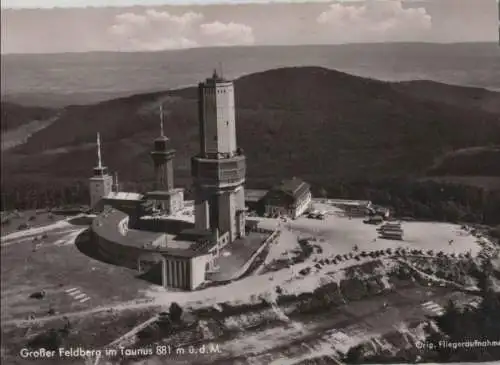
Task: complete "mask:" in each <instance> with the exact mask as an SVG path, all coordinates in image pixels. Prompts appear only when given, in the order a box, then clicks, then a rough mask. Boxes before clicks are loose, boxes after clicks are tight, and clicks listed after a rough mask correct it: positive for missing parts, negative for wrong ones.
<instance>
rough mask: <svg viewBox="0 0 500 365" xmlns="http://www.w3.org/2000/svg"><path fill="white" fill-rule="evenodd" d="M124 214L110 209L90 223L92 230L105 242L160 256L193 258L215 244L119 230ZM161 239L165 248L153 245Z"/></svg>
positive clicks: (161, 234)
mask: <svg viewBox="0 0 500 365" xmlns="http://www.w3.org/2000/svg"><path fill="white" fill-rule="evenodd" d="M127 217H128V215H127V214H126V213H125V212H122V211H120V210H117V209H114V208H111V209H107V210H105V211H104V212H103V213H101V214H99V215H98V216H97V217H96V218H95V219H94V221H93V222H92V230H93V231H94V233H95V234H97V235H98V236H100V237H102V238H104V239H105V240H108V241H111V242H115V243H117V244H121V245H123V246H128V247H135V248H140V249H142V250H144V253H148V252H156V253H159V254H162V255H170V256H177V257H186V258H187V257H195V256H202V255H205V254H207V252H208V251H209V250H210V248H211V247H212V246H213V245H214V244H215V243H214V242H212V241H211V240H210V241H208V242H206V240H205V242H197V241H194V240H183V239H182V238H181V237H179V238H180V239H178V238H177V237H176V236H173V235H170V234H166V233H162V232H152V231H146V230H138V229H128V230H127V231H126V232H122V231H121V230H120V224H121V222H123V220H125V219H127ZM161 239H165V240H166V246H155V245H153V243H156V242H158V241H159V240H161Z"/></svg>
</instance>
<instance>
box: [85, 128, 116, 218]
mask: <svg viewBox="0 0 500 365" xmlns="http://www.w3.org/2000/svg"><path fill="white" fill-rule="evenodd" d="M89 185H90V186H89V188H90V209H92V210H99V207H98V205H99V202H100V201H101V200H102V198H104V197H106V196H108V195H109V193H111V191H112V187H113V177H112V176H111V175H110V174H109V173H108V168H107V167H106V166H103V164H102V158H101V138H100V135H99V133H97V166H96V167H94V176H92V177H91V178H90V181H89Z"/></svg>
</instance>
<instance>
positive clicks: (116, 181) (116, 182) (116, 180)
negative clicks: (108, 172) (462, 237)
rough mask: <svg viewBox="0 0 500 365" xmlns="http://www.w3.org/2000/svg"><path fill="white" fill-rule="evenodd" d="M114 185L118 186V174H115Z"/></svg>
mask: <svg viewBox="0 0 500 365" xmlns="http://www.w3.org/2000/svg"><path fill="white" fill-rule="evenodd" d="M115 185H116V186H118V172H115Z"/></svg>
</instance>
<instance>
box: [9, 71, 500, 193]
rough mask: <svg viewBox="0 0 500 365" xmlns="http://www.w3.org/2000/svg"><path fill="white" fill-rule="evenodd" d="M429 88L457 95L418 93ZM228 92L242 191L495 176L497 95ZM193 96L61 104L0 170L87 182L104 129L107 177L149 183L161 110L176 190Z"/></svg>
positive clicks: (288, 82) (327, 76) (335, 87)
mask: <svg viewBox="0 0 500 365" xmlns="http://www.w3.org/2000/svg"><path fill="white" fill-rule="evenodd" d="M207 76H208V75H207ZM434 87H436V88H441V89H442V90H444V89H446V90H447V91H446V93H447V94H448V95H455V96H456V98H455V99H452V98H451V97H448V98H444V97H443V95H442V93H440V92H434V93H432V92H429V93H426V92H425V90H426V88H430V89H429V90H434ZM235 90H236V108H237V128H238V129H237V130H238V143H239V145H240V146H241V147H242V148H243V149H244V150H245V153H246V155H247V158H248V172H247V178H248V179H247V181H248V185H249V186H252V185H253V186H257V185H259V186H262V185H270V184H273V183H274V182H276V181H278V180H279V179H280V178H283V177H289V176H291V175H295V176H301V177H303V178H304V179H306V180H308V181H310V182H311V183H313V185H314V186H316V187H317V186H322V187H328V186H329V185H331V184H333V182H334V181H339V180H342V181H354V180H362V179H364V180H380V179H393V178H405V179H415V178H420V177H423V176H428V175H429V174H431V175H432V174H439V175H440V176H446V175H450V174H452V175H460V176H464V175H465V176H497V177H500V148H499V147H498V146H500V113H498V112H497V111H496V110H495V108H494V105H496V104H495V100H499V102H500V94H499V93H494V92H489V91H485V90H481V89H473V88H463V87H458V86H449V85H439V84H435V83H431V84H424V86H422V83H421V82H417V83H415V88H413V84H412V83H411V82H409V83H387V82H382V81H377V80H372V79H366V78H361V77H356V76H352V75H349V74H345V73H342V72H338V71H334V70H329V69H325V68H320V67H293V68H281V69H275V70H269V71H265V72H260V73H256V74H251V75H248V76H245V77H242V78H240V79H238V80H236V82H235ZM196 97H197V94H196V89H195V88H186V89H181V90H173V91H165V92H158V93H150V94H141V95H135V96H131V97H126V98H120V99H115V100H111V101H107V102H102V103H99V104H94V105H88V106H73V107H67V108H65V109H64V110H63V111H62V113H61V116H60V117H59V119H58V120H57V121H56V122H54V123H53V124H51V125H50V126H48V127H46V128H45V129H43V130H40V131H38V132H37V133H35V134H34V135H33V136H32V137H31V138H30V139H29V140H28V141H27V143H25V144H23V145H20V146H18V147H16V148H14V149H12V150H11V151H9V152H8V153H6V154H5V156H4V162H5V163H4V166H3V168H4V171H6V172H8V176H9V179H10V181H11V182H15V184H17V183H18V182H20V181H30V182H37V183H54V182H56V181H63V180H65V179H80V180H82V179H86V178H87V177H88V176H89V173H90V171H91V169H92V166H93V165H94V164H95V147H94V146H95V145H94V141H95V134H96V132H100V133H101V137H102V140H103V156H104V161H105V163H106V165H108V166H109V167H110V169H111V170H113V171H118V172H119V174H120V176H121V179H122V180H124V181H137V182H142V183H145V182H148V181H151V179H152V177H153V174H152V163H151V161H150V157H149V154H148V152H149V150H150V148H151V144H152V140H153V139H154V138H155V137H157V136H158V134H159V130H158V129H159V126H158V106H159V104H160V103H163V105H164V109H165V110H166V113H167V115H166V121H165V130H166V133H167V135H168V137H169V138H170V139H171V141H172V143H173V146H174V147H175V148H176V149H177V157H176V161H175V165H176V174H177V175H176V177H177V183H178V184H180V185H189V182H190V181H189V170H190V164H189V157H190V156H192V155H193V154H195V153H196V152H197V148H198V143H197V136H198V124H197V106H196ZM82 181H83V180H82Z"/></svg>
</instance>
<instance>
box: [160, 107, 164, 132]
mask: <svg viewBox="0 0 500 365" xmlns="http://www.w3.org/2000/svg"><path fill="white" fill-rule="evenodd" d="M160 133H161V136H162V137H165V133H164V130H163V104H160Z"/></svg>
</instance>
